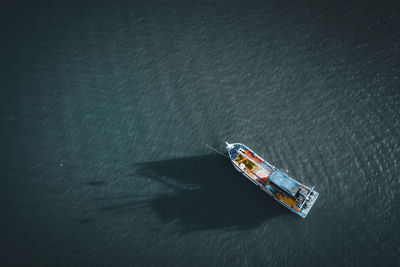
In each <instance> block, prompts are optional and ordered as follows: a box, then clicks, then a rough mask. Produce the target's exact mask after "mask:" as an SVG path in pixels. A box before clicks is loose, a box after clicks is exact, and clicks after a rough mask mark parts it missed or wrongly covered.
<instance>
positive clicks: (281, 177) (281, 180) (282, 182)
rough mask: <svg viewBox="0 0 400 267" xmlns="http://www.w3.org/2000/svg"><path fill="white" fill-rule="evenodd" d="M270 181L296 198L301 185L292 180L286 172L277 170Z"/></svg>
mask: <svg viewBox="0 0 400 267" xmlns="http://www.w3.org/2000/svg"><path fill="white" fill-rule="evenodd" d="M269 180H270V181H271V182H273V183H274V184H276V185H277V186H279V187H281V188H282V189H283V190H285V191H286V192H287V193H289V194H290V195H292V196H295V194H296V193H297V191H299V187H300V185H301V184H299V183H297V182H296V181H294V180H293V179H290V178H289V177H288V176H287V175H286V174H285V173H284V172H282V171H281V170H278V169H275V171H274V172H273V173H271V175H270V176H269Z"/></svg>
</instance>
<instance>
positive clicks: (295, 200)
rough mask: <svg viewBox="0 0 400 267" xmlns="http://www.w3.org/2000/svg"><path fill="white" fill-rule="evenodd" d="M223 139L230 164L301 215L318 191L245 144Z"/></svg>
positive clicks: (313, 200) (305, 211)
mask: <svg viewBox="0 0 400 267" xmlns="http://www.w3.org/2000/svg"><path fill="white" fill-rule="evenodd" d="M225 143H226V149H227V150H228V155H229V158H230V160H231V162H232V164H233V166H234V167H235V168H236V169H237V170H238V171H239V172H240V173H242V174H243V175H244V176H245V177H246V178H248V179H249V180H250V181H252V182H253V183H254V184H256V185H257V186H258V187H260V188H261V189H262V190H263V191H265V192H266V193H267V194H269V195H270V196H271V197H273V198H274V199H275V200H276V201H278V202H279V203H281V204H282V205H283V206H285V207H286V208H288V209H289V210H290V211H292V212H293V213H295V214H297V215H298V216H300V217H301V218H305V217H306V216H307V214H308V213H309V211H310V210H311V208H312V206H313V205H314V203H315V201H316V200H317V198H318V195H319V193H318V192H317V191H315V190H314V187H310V186H306V185H304V184H302V183H300V182H298V181H296V180H294V179H293V178H291V177H290V176H289V175H288V174H287V170H282V169H278V168H276V167H274V166H273V165H271V164H270V163H268V162H267V161H266V160H264V159H263V158H261V157H260V156H259V155H257V154H256V153H255V152H254V151H252V150H251V149H250V148H248V147H247V146H245V145H243V144H240V143H233V144H229V143H228V142H225Z"/></svg>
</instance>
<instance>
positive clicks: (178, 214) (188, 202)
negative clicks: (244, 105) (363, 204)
mask: <svg viewBox="0 0 400 267" xmlns="http://www.w3.org/2000/svg"><path fill="white" fill-rule="evenodd" d="M135 167H136V168H137V170H138V172H137V173H138V174H140V175H141V176H143V177H145V178H148V179H152V180H153V181H152V182H156V183H161V184H164V185H166V186H167V187H168V188H170V189H171V192H169V193H165V194H158V195H156V197H155V198H154V199H152V200H150V201H149V202H148V205H149V207H150V208H151V210H153V211H154V212H155V213H156V214H157V215H158V217H159V218H160V220H161V221H162V222H163V223H168V222H171V221H175V220H178V221H180V222H181V223H182V225H183V227H184V229H183V231H185V230H204V229H220V228H236V229H251V228H254V227H256V226H258V225H260V224H262V223H263V222H264V221H266V220H268V219H271V218H273V217H276V216H279V215H285V214H286V215H287V214H289V212H288V211H287V210H286V209H285V208H284V207H282V206H281V205H279V203H277V202H276V201H274V200H273V199H272V198H270V197H269V196H268V195H267V194H266V193H264V192H263V191H261V190H260V189H259V188H257V187H256V186H255V185H254V184H253V183H251V182H250V181H248V180H247V179H246V178H245V177H243V176H242V175H241V174H239V173H238V172H237V171H236V170H235V169H234V168H233V166H232V164H231V163H230V161H229V160H227V159H226V158H224V157H222V156H220V155H204V156H196V157H187V158H178V159H172V160H165V161H156V162H148V163H142V164H137V165H135Z"/></svg>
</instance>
